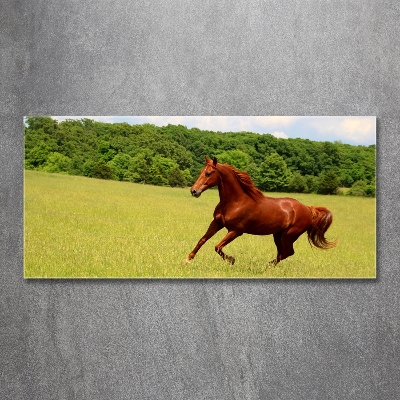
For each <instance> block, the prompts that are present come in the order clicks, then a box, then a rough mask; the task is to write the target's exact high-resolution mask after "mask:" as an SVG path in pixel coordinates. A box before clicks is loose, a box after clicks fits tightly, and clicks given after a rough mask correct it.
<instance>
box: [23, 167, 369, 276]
mask: <svg viewBox="0 0 400 400" xmlns="http://www.w3.org/2000/svg"><path fill="white" fill-rule="evenodd" d="M269 195H271V196H275V197H284V196H289V197H295V198H297V199H298V200H299V201H301V202H303V203H305V204H307V205H321V206H325V207H327V208H329V209H330V210H331V211H332V212H333V216H334V221H333V224H332V226H331V227H330V229H329V230H328V232H327V235H326V236H327V238H328V239H329V240H332V239H336V238H338V245H337V247H336V248H334V249H331V250H327V251H326V250H325V251H324V250H320V249H317V248H311V246H310V245H309V243H308V241H307V237H306V235H302V236H301V237H300V238H299V239H298V241H297V242H296V243H295V252H296V253H295V255H294V256H292V257H289V258H288V259H286V260H284V261H282V262H281V263H279V264H278V265H277V266H275V267H272V268H268V267H267V262H268V261H270V260H272V259H273V258H275V255H276V248H275V245H274V242H273V238H272V236H252V235H243V236H241V237H239V238H238V239H236V240H235V241H233V242H232V243H230V244H229V245H228V246H226V248H225V250H224V251H226V253H227V254H229V255H233V256H234V257H235V258H236V263H235V264H234V265H233V266H232V265H230V264H229V263H227V262H225V261H223V260H222V259H221V258H220V257H219V256H218V255H217V254H216V253H215V251H214V246H215V245H216V244H217V243H218V242H219V241H220V240H221V239H222V237H223V236H224V235H225V233H226V230H225V229H224V230H222V231H220V232H219V233H218V234H217V235H215V236H214V237H213V238H211V239H210V240H209V241H208V242H207V243H206V244H205V245H204V246H203V247H202V248H201V249H200V251H199V253H198V254H197V256H196V258H195V259H194V260H192V261H191V263H189V264H186V263H185V259H186V257H187V255H188V254H189V253H190V251H191V250H192V249H193V248H194V246H195V245H196V243H197V242H198V240H199V239H200V238H201V237H202V236H203V234H204V233H205V231H206V230H207V228H208V225H209V223H210V222H211V220H212V213H213V211H214V208H215V206H216V205H217V203H218V200H219V198H218V191H217V190H208V191H207V192H205V193H204V194H203V195H202V196H201V197H200V198H198V199H195V198H192V197H191V195H190V193H189V189H188V188H186V189H178V188H167V187H158V186H149V185H141V184H134V183H128V182H116V181H104V180H97V179H91V178H85V177H78V176H69V175H60V174H50V173H44V172H37V171H25V216H24V223H25V245H24V254H25V265H24V270H25V271H24V275H25V278H375V277H376V204H375V199H371V198H360V197H350V196H321V195H314V194H282V193H280V194H276V193H274V194H269Z"/></svg>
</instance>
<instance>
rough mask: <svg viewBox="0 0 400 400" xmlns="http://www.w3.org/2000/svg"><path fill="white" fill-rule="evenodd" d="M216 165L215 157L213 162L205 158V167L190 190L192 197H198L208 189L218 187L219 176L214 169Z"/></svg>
mask: <svg viewBox="0 0 400 400" xmlns="http://www.w3.org/2000/svg"><path fill="white" fill-rule="evenodd" d="M217 163H218V161H217V159H216V158H215V157H214V159H213V160H210V159H209V158H207V157H206V165H205V167H204V168H203V169H202V171H201V172H200V175H199V177H198V178H197V181H196V182H195V184H194V185H193V186H192V187H191V188H190V193H191V194H192V196H194V197H199V196H200V195H201V194H202V193H203V192H204V191H205V190H207V189H208V188H210V187H213V186H217V185H218V181H219V174H218V171H217V168H216V166H217Z"/></svg>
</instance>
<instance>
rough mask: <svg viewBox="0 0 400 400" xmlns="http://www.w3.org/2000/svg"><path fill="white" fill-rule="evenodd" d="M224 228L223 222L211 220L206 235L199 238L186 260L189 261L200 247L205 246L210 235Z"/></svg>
mask: <svg viewBox="0 0 400 400" xmlns="http://www.w3.org/2000/svg"><path fill="white" fill-rule="evenodd" d="M222 228H223V226H222V224H220V223H219V222H217V221H216V220H215V219H214V220H213V221H212V222H211V224H210V226H209V227H208V229H207V232H206V233H205V235H204V236H203V237H202V238H201V239H200V240H199V242H198V243H197V245H196V247H195V248H194V249H193V251H192V252H191V253H190V254H189V255H188V257H187V259H186V262H187V263H189V262H190V261H191V260H193V258H194V257H195V255H196V253H197V252H198V251H199V249H200V247H201V246H203V244H204V243H205V242H207V240H208V239H210V237H212V236H214V235H215V234H216V233H217V232H218V231H219V230H221V229H222Z"/></svg>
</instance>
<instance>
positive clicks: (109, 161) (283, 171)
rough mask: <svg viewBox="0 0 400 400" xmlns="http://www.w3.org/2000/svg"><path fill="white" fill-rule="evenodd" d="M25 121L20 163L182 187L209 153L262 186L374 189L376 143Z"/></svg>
mask: <svg viewBox="0 0 400 400" xmlns="http://www.w3.org/2000/svg"><path fill="white" fill-rule="evenodd" d="M24 129H25V132H24V138H25V169H31V170H40V171H47V172H55V173H64V174H71V175H82V176H87V177H92V178H101V179H114V180H119V181H130V182H138V183H144V184H151V185H160V186H172V187H176V186H179V187H184V186H191V185H192V184H193V183H194V181H195V180H196V178H197V176H198V174H199V172H200V170H201V169H202V168H203V166H204V162H205V157H206V156H207V157H210V158H212V157H217V158H218V161H219V162H221V163H228V164H231V165H233V166H234V167H236V168H237V169H239V170H242V171H246V172H247V173H248V174H249V175H250V176H251V178H252V180H253V182H254V183H255V184H256V186H257V187H258V188H259V189H261V190H263V191H266V192H296V193H320V194H346V195H356V196H375V155H376V154H375V153H376V146H375V145H370V146H353V145H349V144H344V143H341V142H333V143H332V142H328V141H325V142H318V141H312V140H308V139H300V138H299V139H278V138H276V137H274V136H273V135H270V134H257V133H252V132H212V131H206V130H200V129H197V128H191V129H189V128H187V127H185V126H183V125H167V126H161V127H159V126H155V125H152V124H142V125H130V124H128V123H104V122H96V121H93V120H91V119H79V120H72V119H69V120H68V119H67V120H66V121H62V122H58V121H57V120H55V119H52V118H51V117H42V116H41V117H36V116H31V117H26V118H25V124H24Z"/></svg>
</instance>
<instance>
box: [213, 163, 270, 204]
mask: <svg viewBox="0 0 400 400" xmlns="http://www.w3.org/2000/svg"><path fill="white" fill-rule="evenodd" d="M218 165H223V166H225V167H228V168H229V169H230V170H231V171H232V172H233V173H234V175H235V176H236V178H237V180H238V181H239V183H240V186H241V187H242V189H243V191H244V192H245V193H246V194H247V195H248V196H250V197H251V198H252V199H253V200H259V199H261V198H263V197H264V194H263V193H262V192H261V190H260V189H258V188H257V187H256V186H255V185H254V183H253V181H252V180H251V178H250V175H249V174H248V173H247V172H243V171H239V170H237V169H236V168H235V167H233V166H232V165H230V164H218Z"/></svg>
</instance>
